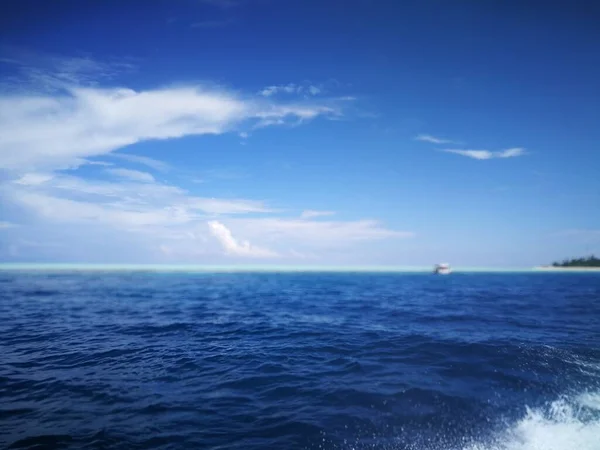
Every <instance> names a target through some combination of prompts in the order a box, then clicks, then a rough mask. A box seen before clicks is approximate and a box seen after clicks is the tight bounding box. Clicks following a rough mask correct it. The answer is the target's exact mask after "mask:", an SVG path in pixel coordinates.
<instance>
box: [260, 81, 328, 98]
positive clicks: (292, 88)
mask: <svg viewBox="0 0 600 450" xmlns="http://www.w3.org/2000/svg"><path fill="white" fill-rule="evenodd" d="M322 92H323V87H322V86H321V85H314V84H308V83H304V84H296V83H289V84H281V85H272V86H267V87H265V88H263V89H262V90H261V91H260V92H259V94H260V95H262V96H263V97H271V96H274V95H277V94H304V95H306V96H315V95H319V94H321V93H322Z"/></svg>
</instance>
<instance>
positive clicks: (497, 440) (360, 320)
mask: <svg viewBox="0 0 600 450" xmlns="http://www.w3.org/2000/svg"><path fill="white" fill-rule="evenodd" d="M0 319H1V320H0V447H2V448H15V449H17V448H18V449H245V450H251V449H321V450H325V449H336V450H337V449H348V450H351V449H355V450H359V449H398V450H403V449H407V450H408V449H410V450H598V449H600V274H597V273H485V272H481V273H455V274H452V275H450V276H433V275H431V274H428V273H385V272H378V273H364V272H360V273H359V272H357V273H343V272H336V273H325V272H323V273H317V272H311V273H302V272H297V273H294V272H286V273H272V272H266V271H265V272H260V273H252V272H243V273H228V272H226V271H220V272H218V273H217V272H214V273H211V272H210V271H205V272H189V273H188V272H186V271H184V270H173V271H168V272H161V271H158V272H157V271H148V272H134V271H128V270H120V271H117V270H114V271H100V270H88V271H84V272H80V271H73V270H70V269H65V268H64V267H63V268H62V269H61V270H56V271H44V270H37V271H27V270H5V271H0Z"/></svg>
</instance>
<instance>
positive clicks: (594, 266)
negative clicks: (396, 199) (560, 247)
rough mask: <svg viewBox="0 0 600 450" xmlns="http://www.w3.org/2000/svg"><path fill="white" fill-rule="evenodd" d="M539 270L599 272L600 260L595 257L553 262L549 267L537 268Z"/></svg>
mask: <svg viewBox="0 0 600 450" xmlns="http://www.w3.org/2000/svg"><path fill="white" fill-rule="evenodd" d="M536 269H538V270H558V271H560V270H572V271H594V272H595V271H599V272H600V258H596V257H595V256H594V255H592V256H588V257H587V258H573V259H565V260H564V261H561V262H553V263H552V264H551V265H549V266H541V267H536Z"/></svg>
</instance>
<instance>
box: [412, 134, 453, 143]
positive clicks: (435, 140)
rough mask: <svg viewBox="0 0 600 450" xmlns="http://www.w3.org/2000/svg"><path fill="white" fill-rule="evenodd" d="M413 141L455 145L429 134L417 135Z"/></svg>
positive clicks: (448, 140)
mask: <svg viewBox="0 0 600 450" xmlns="http://www.w3.org/2000/svg"><path fill="white" fill-rule="evenodd" d="M415 141H421V142H429V143H431V144H455V143H456V142H454V141H451V140H450V139H442V138H438V137H435V136H432V135H430V134H419V135H418V136H416V137H415Z"/></svg>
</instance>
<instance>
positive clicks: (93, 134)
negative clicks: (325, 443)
mask: <svg viewBox="0 0 600 450" xmlns="http://www.w3.org/2000/svg"><path fill="white" fill-rule="evenodd" d="M555 3H556V4H548V3H547V2H541V1H539V2H538V1H521V2H516V1H507V2H479V1H467V0H465V1H455V2H449V1H441V0H439V1H435V0H424V1H404V2H396V1H366V0H349V1H345V2H340V1H300V0H204V1H202V0H178V1H158V0H157V1H154V2H149V3H142V2H134V1H130V2H116V1H104V2H81V1H67V0H65V1H61V2H47V1H30V0H25V1H20V2H4V3H3V4H2V5H1V6H0V17H1V18H0V29H1V30H2V32H1V34H0V77H1V79H0V196H1V200H2V209H1V210H0V261H18V262H104V263H111V262H115V263H143V262H148V263H199V264H242V263H243V264H254V263H257V264H258V263H260V264H266V263H269V264H302V265H310V264H317V265H327V264H345V265H346V264H347V265H353V264H361V265H369V264H384V265H386V264H394V265H430V264H433V263H436V262H439V261H449V262H451V263H453V264H455V265H484V266H529V265H535V264H539V263H547V262H550V261H552V260H554V259H557V258H563V257H568V256H579V255H582V254H589V253H592V252H596V253H600V208H599V207H598V205H600V177H599V175H600V152H599V151H598V142H600V127H598V117H600V89H599V86H600V85H599V84H598V81H597V80H600V28H598V27H597V23H598V20H599V19H600V8H599V7H598V6H596V5H595V4H594V3H593V2H583V1H575V2H568V3H567V2H561V3H562V5H559V4H558V3H559V2H555Z"/></svg>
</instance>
